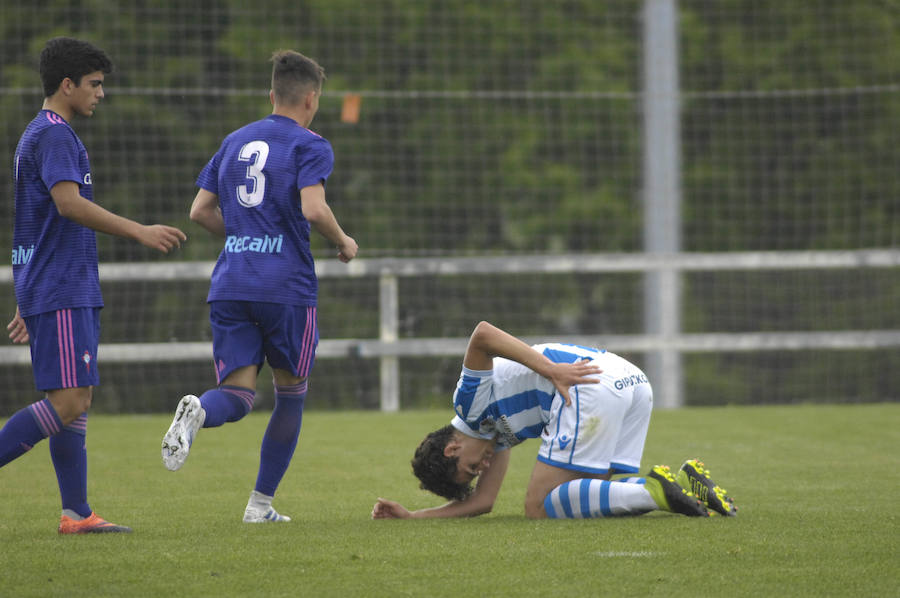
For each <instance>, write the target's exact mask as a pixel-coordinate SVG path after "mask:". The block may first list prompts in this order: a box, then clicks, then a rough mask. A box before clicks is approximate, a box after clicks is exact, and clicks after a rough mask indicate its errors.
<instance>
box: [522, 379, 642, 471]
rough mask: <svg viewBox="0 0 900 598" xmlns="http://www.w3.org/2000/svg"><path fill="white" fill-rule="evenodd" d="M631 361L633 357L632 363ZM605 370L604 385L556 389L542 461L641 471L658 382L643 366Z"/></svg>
mask: <svg viewBox="0 0 900 598" xmlns="http://www.w3.org/2000/svg"><path fill="white" fill-rule="evenodd" d="M626 363H627V362H626ZM628 366H630V367H628V368H627V369H626V370H625V371H622V370H620V369H619V368H610V369H611V370H612V371H609V372H608V371H606V370H604V373H603V374H602V376H601V378H602V379H601V382H600V383H599V384H582V385H579V386H576V387H574V388H572V389H571V390H570V395H571V399H572V405H571V406H568V407H567V406H566V404H565V402H564V400H563V398H562V397H561V396H560V395H559V393H557V394H556V396H555V397H554V399H553V405H552V406H551V417H550V422H549V423H548V424H547V425H546V426H545V427H544V432H543V434H542V435H541V448H540V451H538V461H541V462H543V463H546V464H547V465H552V466H553V467H561V468H563V469H571V470H574V471H583V472H586V473H597V474H603V473H637V472H638V471H639V470H640V466H641V456H642V455H643V452H644V441H645V440H646V439H647V429H648V428H649V426H650V413H651V411H652V410H653V387H652V386H650V383H649V382H648V381H647V377H646V376H645V375H644V373H643V372H641V371H640V370H639V369H638V368H637V367H635V366H633V365H632V364H628Z"/></svg>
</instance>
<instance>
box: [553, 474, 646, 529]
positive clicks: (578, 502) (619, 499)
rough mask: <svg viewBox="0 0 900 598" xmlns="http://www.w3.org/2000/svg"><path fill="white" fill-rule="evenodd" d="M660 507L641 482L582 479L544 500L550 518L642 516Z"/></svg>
mask: <svg viewBox="0 0 900 598" xmlns="http://www.w3.org/2000/svg"><path fill="white" fill-rule="evenodd" d="M658 508H659V507H658V506H657V505H656V502H655V501H654V500H653V497H651V496H650V493H649V492H648V491H647V489H646V488H644V485H643V484H641V483H639V482H623V481H615V482H607V481H606V480H593V479H580V480H572V481H571V482H566V483H564V484H560V485H559V486H557V487H556V488H554V489H553V490H551V491H550V494H548V495H547V498H545V499H544V510H545V511H546V512H547V517H549V518H551V519H587V518H590V517H624V516H628V515H642V514H643V513H647V512H649V511H655V510H656V509H658Z"/></svg>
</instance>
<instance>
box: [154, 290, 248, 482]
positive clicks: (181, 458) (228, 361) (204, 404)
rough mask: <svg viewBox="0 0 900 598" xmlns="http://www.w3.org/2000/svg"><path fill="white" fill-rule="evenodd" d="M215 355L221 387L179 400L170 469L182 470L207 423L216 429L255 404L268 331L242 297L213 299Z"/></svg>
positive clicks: (166, 452) (167, 454)
mask: <svg viewBox="0 0 900 598" xmlns="http://www.w3.org/2000/svg"><path fill="white" fill-rule="evenodd" d="M209 320H210V325H211V327H212V334H213V359H214V363H215V370H216V381H217V382H218V383H219V386H217V387H216V388H212V389H209V390H207V391H206V392H204V393H203V394H202V395H201V396H200V397H199V398H198V397H196V396H195V395H192V394H188V395H185V396H183V397H182V398H181V400H179V402H178V405H177V406H176V407H175V415H174V417H173V418H172V423H171V425H170V426H169V429H168V430H167V431H166V433H165V435H164V436H163V441H162V459H163V464H164V465H165V466H166V468H167V469H169V470H171V471H176V470H178V469H180V468H181V467H182V466H183V465H184V463H185V461H186V460H187V457H188V455H189V454H190V450H191V447H192V446H193V443H194V440H195V439H196V435H197V432H198V431H199V430H200V428H201V427H203V428H214V427H218V426H221V425H223V424H224V423H226V422H235V421H238V420H240V419H242V418H243V417H244V416H245V415H247V413H249V412H250V410H251V409H252V408H253V403H254V400H255V398H256V376H257V374H258V373H259V367H260V366H261V365H262V361H263V359H264V357H263V349H262V333H261V331H260V329H259V326H258V325H257V324H256V322H255V321H254V319H253V316H252V315H251V313H250V304H248V303H247V302H242V301H213V302H212V303H210V305H209Z"/></svg>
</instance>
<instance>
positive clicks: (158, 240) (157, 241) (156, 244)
mask: <svg viewBox="0 0 900 598" xmlns="http://www.w3.org/2000/svg"><path fill="white" fill-rule="evenodd" d="M137 241H138V242H139V243H140V244H141V245H143V246H144V247H149V248H150V249H155V250H157V251H160V252H162V253H169V251H171V250H172V249H174V248H176V247H181V243H182V241H187V235H185V234H184V233H183V232H181V230H180V229H177V228H175V227H174V226H166V225H165V224H147V225H142V226H141V229H140V232H139V233H138V237H137Z"/></svg>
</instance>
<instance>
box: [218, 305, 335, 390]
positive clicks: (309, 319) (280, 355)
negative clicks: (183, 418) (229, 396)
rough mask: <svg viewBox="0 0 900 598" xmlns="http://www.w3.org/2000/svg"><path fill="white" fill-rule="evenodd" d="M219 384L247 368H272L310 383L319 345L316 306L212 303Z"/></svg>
mask: <svg viewBox="0 0 900 598" xmlns="http://www.w3.org/2000/svg"><path fill="white" fill-rule="evenodd" d="M209 322H210V324H211V325H212V335H213V359H214V363H215V368H216V382H217V383H218V384H221V383H222V381H223V380H225V378H227V377H228V374H230V373H231V372H233V371H234V370H236V369H238V368H242V367H244V366H248V365H255V366H257V367H262V365H263V362H264V361H268V362H269V366H271V367H272V368H275V369H279V370H286V371H288V372H291V373H292V374H293V375H294V376H296V377H298V378H306V377H308V376H309V372H310V370H312V366H313V362H314V361H315V358H316V346H317V345H318V344H319V328H318V326H317V325H316V308H315V306H299V305H283V304H280V303H255V302H252V301H211V302H210V303H209Z"/></svg>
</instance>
